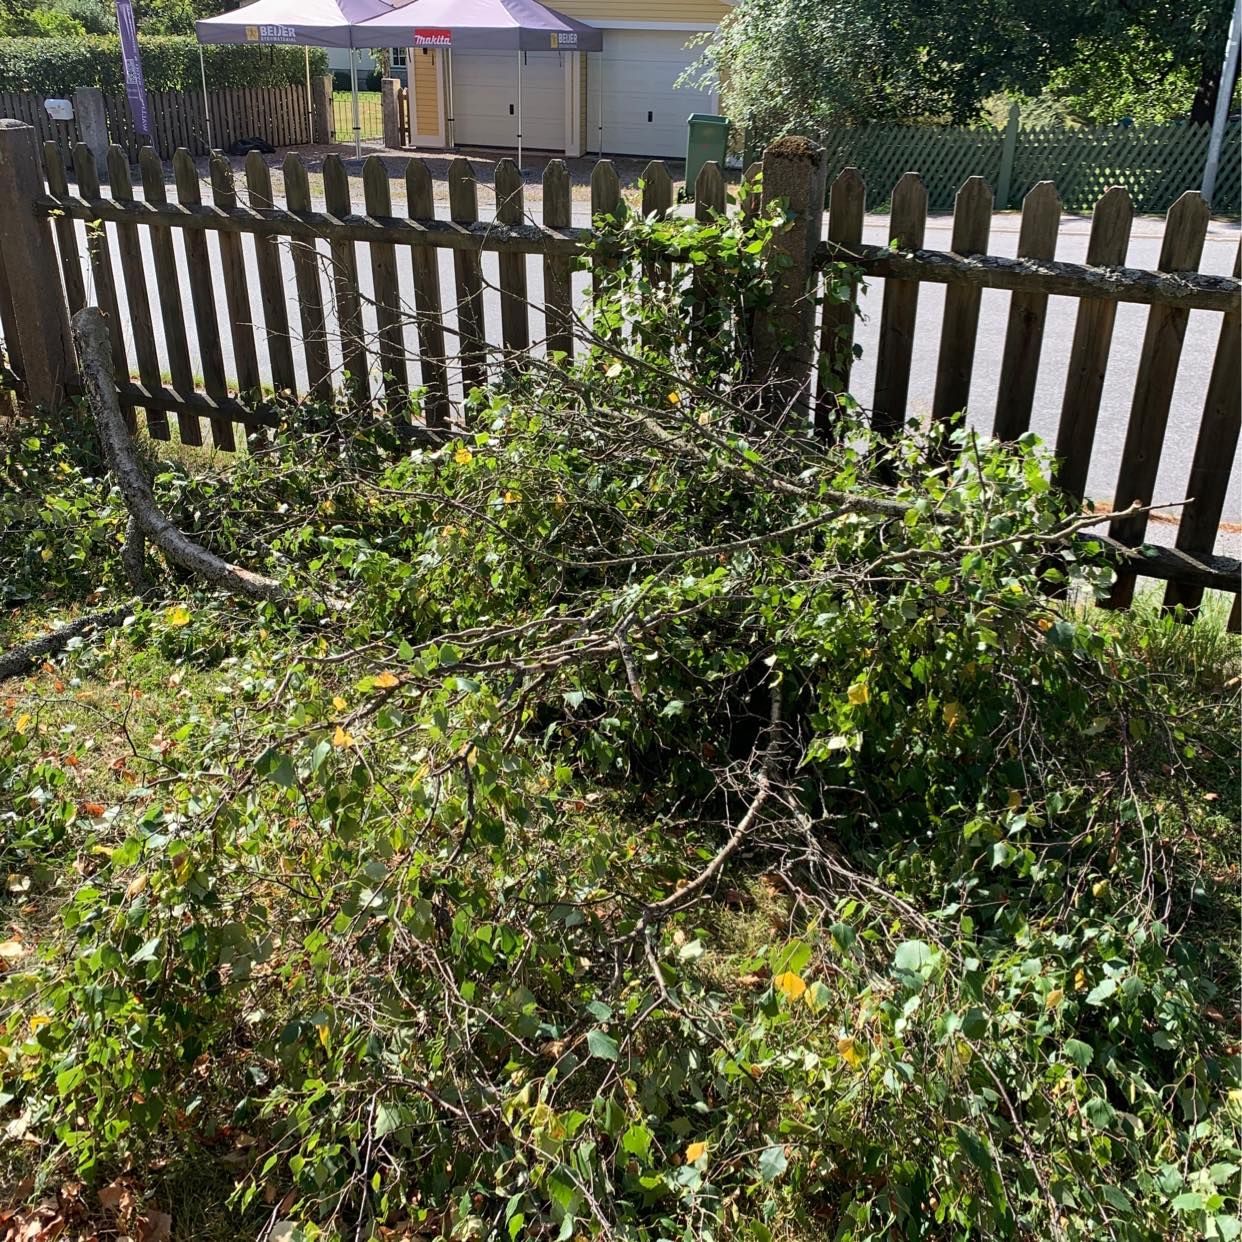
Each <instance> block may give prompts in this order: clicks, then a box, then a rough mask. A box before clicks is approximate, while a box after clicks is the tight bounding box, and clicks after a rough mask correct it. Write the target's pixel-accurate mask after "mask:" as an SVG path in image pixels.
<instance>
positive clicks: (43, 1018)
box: [30, 1013, 52, 1035]
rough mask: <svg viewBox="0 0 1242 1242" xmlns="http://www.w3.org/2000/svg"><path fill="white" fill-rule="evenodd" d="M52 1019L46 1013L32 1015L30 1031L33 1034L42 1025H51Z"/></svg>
mask: <svg viewBox="0 0 1242 1242" xmlns="http://www.w3.org/2000/svg"><path fill="white" fill-rule="evenodd" d="M51 1024H52V1019H51V1018H49V1017H48V1016H47V1014H45V1013H36V1014H32V1015H31V1017H30V1032H31V1034H32V1035H33V1034H34V1032H35V1031H37V1030H38V1029H39V1027H41V1026H51Z"/></svg>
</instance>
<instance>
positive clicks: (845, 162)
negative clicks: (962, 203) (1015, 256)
mask: <svg viewBox="0 0 1242 1242" xmlns="http://www.w3.org/2000/svg"><path fill="white" fill-rule="evenodd" d="M1004 138H1005V135H1004V132H1003V131H1001V130H996V129H959V128H944V129H932V128H930V127H929V126H926V125H859V126H856V127H851V128H848V129H832V130H829V131H828V132H827V133H826V134H824V136H823V138H822V140H821V141H822V142H823V143H824V146H825V147H826V148H827V149H828V180H829V182H831V181H832V179H833V178H834V177H835V176H836V175H837V173H839V172H840V171H841V169H843V168H848V167H849V166H850V165H853V167H855V168H857V169H858V171H859V172H860V173H861V174H862V178H863V181H864V182H866V185H867V210H868V211H875V210H877V209H879V208H881V207H883V206H885V205H886V204H887V203H888V200H889V198H890V197H891V196H892V192H893V187H894V186H895V185H896V184H897V182H898V181H899V180H900V178H901V176H902V174H903V173H907V172H910V171H911V170H914V171H916V172H918V173H920V174H921V175H922V178H923V182H924V184H925V185H926V186H927V195H928V207H929V209H930V210H932V211H952V210H953V196H954V194H956V193H957V191H958V187H959V186H960V185H961V184H962V182H963V181H965V180H966V178H967V177H973V176H975V175H976V174H978V175H979V176H982V177H986V178H987V180H988V184H989V185H993V186H994V185H996V182H997V177H998V176H999V174H1000V163H1001V150H1002V147H1003V146H1004Z"/></svg>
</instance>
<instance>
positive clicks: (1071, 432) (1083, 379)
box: [1055, 186, 1134, 500]
mask: <svg viewBox="0 0 1242 1242" xmlns="http://www.w3.org/2000/svg"><path fill="white" fill-rule="evenodd" d="M1133 219H1134V208H1133V206H1132V205H1131V202H1130V195H1129V193H1128V192H1127V191H1126V190H1124V189H1122V187H1121V186H1113V187H1112V188H1111V189H1109V190H1107V191H1106V192H1105V194H1104V196H1103V198H1101V199H1100V201H1099V203H1097V204H1096V208H1095V214H1094V215H1093V216H1092V218H1091V237H1090V240H1089V241H1088V242H1087V263H1088V264H1089V265H1090V266H1092V267H1116V266H1119V265H1120V264H1122V263H1124V262H1125V259H1126V250H1127V249H1128V247H1129V244H1130V225H1131V223H1132V221H1133ZM1116 318H1117V303H1116V302H1111V301H1109V300H1107V299H1105V298H1083V299H1082V300H1081V301H1080V302H1079V303H1078V316H1077V319H1076V320H1075V323H1074V342H1073V345H1072V346H1071V347H1070V360H1069V369H1068V372H1067V374H1066V380H1065V397H1064V399H1063V401H1062V404H1061V421H1060V423H1059V425H1058V427H1057V444H1056V450H1055V455H1056V459H1057V462H1058V465H1057V474H1056V480H1057V486H1058V487H1060V488H1061V490H1062V491H1064V492H1066V493H1068V494H1069V495H1070V496H1075V497H1077V498H1078V499H1080V500H1081V499H1082V497H1083V496H1085V495H1086V491H1087V473H1088V470H1089V469H1090V466H1091V449H1092V446H1093V445H1094V443H1095V425H1096V421H1097V420H1098V418H1099V414H1100V398H1101V397H1102V396H1103V393H1104V375H1105V372H1106V371H1107V368H1108V355H1109V351H1110V349H1111V348H1112V342H1113V323H1114V321H1115V320H1116Z"/></svg>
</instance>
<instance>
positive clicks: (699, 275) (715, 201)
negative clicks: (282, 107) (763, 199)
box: [692, 160, 728, 339]
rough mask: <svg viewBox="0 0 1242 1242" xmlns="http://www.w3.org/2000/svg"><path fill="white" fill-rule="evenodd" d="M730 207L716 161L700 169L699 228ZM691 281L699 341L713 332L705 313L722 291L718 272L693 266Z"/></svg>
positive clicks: (697, 185) (696, 185)
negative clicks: (707, 324) (706, 321)
mask: <svg viewBox="0 0 1242 1242" xmlns="http://www.w3.org/2000/svg"><path fill="white" fill-rule="evenodd" d="M727 206H728V196H727V192H726V190H725V182H724V174H723V173H722V172H721V171H720V165H719V164H717V163H716V161H715V160H708V161H707V162H706V163H704V164H703V165H702V166H701V167H700V168H699V175H698V176H697V177H696V178H695V181H694V218H695V220H696V221H698V223H699V224H711V222H712V221H713V220H714V219H716V218H717V217H718V216H723V215H724V213H725V210H726V208H727ZM692 281H693V286H694V301H695V305H696V311H695V322H694V331H695V336H696V339H703V338H705V337H706V336H707V333H708V332H709V331H710V328H709V327H708V326H706V323H705V320H706V315H705V312H706V309H707V307H708V306H710V305H711V303H713V302H714V301H715V300H716V298H717V297H718V296H719V294H720V291H721V286H720V278H719V270H718V269H716V268H714V267H708V266H706V265H705V264H701V263H694V264H693V269H692Z"/></svg>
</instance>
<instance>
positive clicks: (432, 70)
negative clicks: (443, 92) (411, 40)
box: [410, 48, 440, 137]
mask: <svg viewBox="0 0 1242 1242" xmlns="http://www.w3.org/2000/svg"><path fill="white" fill-rule="evenodd" d="M424 51H426V54H425V55H424ZM410 54H411V56H412V57H413V60H414V116H413V117H411V118H410V124H411V126H412V127H413V129H414V132H415V133H416V134H420V135H421V136H423V137H427V136H428V135H429V134H436V133H439V131H440V99H439V95H438V93H437V90H436V78H437V75H438V74H439V64H438V60H439V56H440V53H439V52H436V51H431V50H426V49H423V48H412V49H411V52H410Z"/></svg>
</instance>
